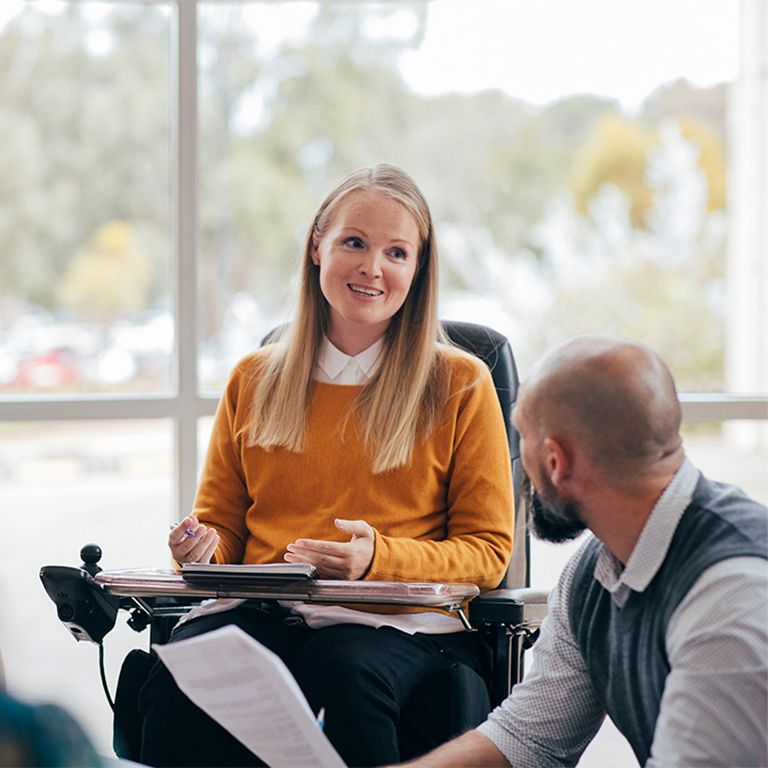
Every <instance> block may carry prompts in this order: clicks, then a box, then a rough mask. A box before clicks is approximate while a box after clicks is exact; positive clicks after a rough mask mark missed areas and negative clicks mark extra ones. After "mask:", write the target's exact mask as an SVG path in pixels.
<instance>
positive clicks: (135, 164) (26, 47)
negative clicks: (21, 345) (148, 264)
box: [0, 3, 170, 309]
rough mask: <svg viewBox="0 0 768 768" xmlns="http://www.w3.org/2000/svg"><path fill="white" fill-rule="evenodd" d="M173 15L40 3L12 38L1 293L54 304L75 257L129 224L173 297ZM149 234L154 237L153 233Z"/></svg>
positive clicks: (4, 123) (2, 129)
mask: <svg viewBox="0 0 768 768" xmlns="http://www.w3.org/2000/svg"><path fill="white" fill-rule="evenodd" d="M168 46H169V37H168V15H167V12H166V11H164V10H162V9H160V8H158V7H156V6H152V5H143V4H120V5H115V6H114V7H111V8H110V9H109V12H108V13H106V14H105V16H104V18H103V19H102V20H101V21H100V22H98V23H96V22H94V21H92V20H90V19H89V18H88V17H87V15H86V11H85V8H84V6H82V5H78V4H77V3H69V4H66V5H63V6H62V7H61V8H51V9H50V10H49V11H46V9H45V7H41V8H38V7H36V6H34V5H32V4H30V5H29V6H28V7H26V8H24V10H23V11H22V12H21V13H20V14H19V16H17V17H16V18H14V19H12V20H11V21H10V22H9V23H8V24H7V25H6V27H5V28H4V29H3V31H2V34H0V71H2V73H3V76H2V78H0V253H2V254H3V256H2V259H0V288H1V287H2V286H5V288H6V290H8V289H10V288H12V290H13V291H14V292H15V293H17V295H21V296H23V297H24V298H25V299H26V300H28V301H32V302H35V303H38V304H40V305H42V306H44V307H47V308H49V309H50V308H53V307H54V305H55V302H56V295H57V294H56V290H57V285H58V283H59V280H60V278H61V275H62V274H63V273H64V271H65V270H66V268H67V265H68V262H69V260H70V259H71V258H72V255H73V254H74V253H76V252H77V250H78V249H79V248H81V246H82V244H83V243H84V242H86V241H87V240H88V238H89V237H90V234H91V233H92V232H94V231H95V230H96V229H97V228H98V227H99V226H100V225H101V224H103V223H105V222H108V221H110V220H114V219H119V220H123V221H130V222H131V224H132V226H133V227H134V228H135V229H136V230H141V231H142V234H143V238H142V239H143V240H145V241H146V242H147V243H148V244H149V245H148V247H150V248H151V251H150V258H151V261H152V265H153V275H152V278H153V284H152V286H153V288H152V292H153V293H154V294H155V295H159V294H163V293H166V292H167V273H168V264H169V262H168V250H169V249H168V228H169V210H170V179H169V163H168V138H169V124H168V115H169V70H168V66H169V65H168V60H169V57H168ZM144 235H146V236H144Z"/></svg>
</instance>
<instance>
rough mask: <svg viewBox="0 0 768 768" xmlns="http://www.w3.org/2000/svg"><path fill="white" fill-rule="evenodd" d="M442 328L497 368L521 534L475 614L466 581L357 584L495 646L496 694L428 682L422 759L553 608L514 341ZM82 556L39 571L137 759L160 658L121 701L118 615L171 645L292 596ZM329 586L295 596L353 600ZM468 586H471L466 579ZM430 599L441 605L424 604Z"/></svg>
mask: <svg viewBox="0 0 768 768" xmlns="http://www.w3.org/2000/svg"><path fill="white" fill-rule="evenodd" d="M443 327H444V329H445V331H446V332H447V334H448V336H449V338H450V339H451V340H452V341H453V343H454V344H456V345H457V346H459V347H461V348H462V349H464V350H466V351H468V352H470V353H472V354H474V355H476V356H477V357H479V358H480V359H481V360H483V362H485V363H486V365H487V366H488V368H489V369H490V371H491V375H492V378H493V382H494V386H495V388H496V393H497V396H498V398H499V402H500V404H501V409H502V413H503V415H504V421H505V426H506V431H507V438H508V443H509V449H510V457H511V462H512V478H513V484H514V495H515V510H516V514H515V540H514V548H513V552H512V556H511V560H510V565H509V568H508V570H507V574H506V576H505V579H504V582H503V583H502V584H500V585H499V588H498V589H496V590H493V591H491V592H487V593H485V594H482V595H478V596H474V597H472V599H471V600H470V602H469V608H468V610H467V611H466V612H465V611H464V609H463V608H462V603H463V602H464V600H465V599H466V597H468V596H470V597H471V596H472V595H473V594H476V593H477V591H478V590H476V588H475V590H474V593H472V592H469V593H467V592H466V591H464V589H458V587H459V585H445V584H443V585H408V584H407V583H405V584H390V583H385V582H378V583H377V582H365V583H362V582H361V583H358V584H357V587H356V588H359V586H360V584H364V586H365V588H366V589H368V590H369V591H370V594H369V595H367V596H366V597H365V599H364V600H363V602H371V603H381V604H391V603H392V602H395V603H399V604H411V605H414V604H415V605H418V604H422V605H425V604H431V605H434V606H437V607H442V608H444V609H446V610H449V611H453V612H455V613H456V615H457V616H459V618H460V619H461V620H462V622H463V623H464V626H465V628H466V629H467V631H473V632H479V633H481V634H482V636H483V637H484V639H485V640H486V641H487V643H488V644H489V646H490V649H491V657H492V681H491V686H490V690H489V688H488V686H487V684H486V682H485V681H484V680H483V679H482V678H481V677H480V676H479V675H478V674H477V673H475V672H474V671H473V670H471V669H469V668H468V667H466V666H465V665H462V664H453V665H451V666H450V667H446V668H445V669H443V670H441V671H439V672H437V673H435V674H433V675H431V676H430V677H428V678H427V679H425V680H424V681H422V683H421V684H420V685H419V687H418V688H417V690H416V693H415V694H414V695H413V697H412V699H411V701H410V702H409V703H408V705H407V706H406V708H405V709H404V710H403V713H402V717H401V730H400V733H399V745H400V751H401V756H402V759H403V760H406V759H412V758H415V757H417V756H419V755H420V754H423V753H424V752H426V751H428V750H429V749H432V748H434V747H436V746H438V744H436V743H426V742H425V741H424V739H423V738H421V737H420V729H419V727H418V724H419V723H423V722H425V720H426V719H428V721H429V722H431V723H436V722H437V723H439V724H440V726H439V731H440V738H441V743H442V742H444V741H448V740H450V739H451V738H453V737H454V736H457V735H459V734H460V733H462V732H464V731H466V730H469V729H471V728H474V727H475V726H477V725H479V724H480V723H481V722H482V721H483V720H484V719H485V718H486V716H487V715H488V713H489V712H490V710H491V709H492V708H493V707H495V706H497V705H498V704H500V703H501V702H502V701H503V700H504V699H505V698H506V697H507V695H508V694H509V692H510V690H511V688H512V686H513V685H514V684H515V683H517V682H519V681H520V680H521V679H522V676H523V671H524V669H523V654H524V652H525V650H527V649H528V648H530V647H531V646H532V645H533V643H534V642H535V640H536V637H537V636H538V631H539V626H540V624H541V621H542V620H543V618H544V617H545V615H546V610H547V608H546V599H547V593H546V592H544V591H541V590H535V589H531V588H530V586H529V584H530V566H529V538H528V528H527V517H526V505H525V503H524V500H523V498H522V495H523V494H522V465H521V461H520V450H519V436H518V434H517V430H516V429H515V427H514V424H513V421H512V411H513V408H514V405H515V400H516V397H517V388H518V384H519V380H518V375H517V368H516V365H515V360H514V356H513V354H512V349H511V346H510V344H509V341H508V339H507V338H506V337H505V336H503V335H502V334H500V333H498V332H496V331H494V330H492V329H490V328H487V327H485V326H481V325H476V324H472V323H459V322H448V321H446V322H443ZM270 336H271V334H270V335H269V336H267V337H266V339H265V342H268V340H269V338H270ZM80 555H81V558H82V561H83V562H82V565H81V566H80V567H71V566H58V565H47V566H43V568H42V569H41V571H40V577H41V580H42V582H43V586H44V588H45V590H46V592H47V593H48V595H49V596H50V598H51V599H52V600H53V602H54V604H55V605H56V609H57V616H58V618H59V620H60V621H61V622H62V623H63V624H64V625H65V626H66V627H67V628H68V629H69V631H70V632H71V634H72V635H73V637H74V638H75V639H76V640H78V641H88V642H91V643H94V644H96V645H97V646H99V650H100V654H99V656H100V664H101V676H102V683H103V686H104V690H105V694H106V696H107V699H108V701H109V703H110V705H111V706H112V708H113V710H114V711H115V722H114V748H115V752H116V754H117V755H118V756H119V757H124V758H128V759H131V760H138V759H139V749H140V743H141V716H140V714H139V712H138V692H139V689H140V687H141V685H142V684H143V680H144V679H146V676H147V675H148V674H149V669H150V668H151V666H152V664H153V663H154V654H153V653H152V652H151V650H150V651H146V652H145V651H141V650H139V649H136V650H134V651H131V652H130V653H129V654H128V656H127V657H126V659H125V661H124V662H123V668H122V670H121V673H120V677H119V680H118V685H117V689H116V695H115V698H114V701H113V700H112V697H111V695H110V693H109V689H108V686H107V682H106V677H105V674H104V667H103V640H104V638H105V637H106V635H107V634H108V633H109V632H110V631H111V630H112V628H113V627H114V626H115V623H116V621H117V617H118V614H119V613H120V612H123V613H124V614H127V615H128V618H127V623H128V625H129V626H130V627H131V628H132V629H133V630H135V631H137V632H143V631H145V630H146V629H147V628H148V629H149V646H150V649H151V646H152V645H154V644H163V643H165V642H167V640H168V638H169V636H170V633H171V631H172V629H173V627H174V626H175V624H176V623H177V622H178V620H179V619H180V618H181V617H182V616H184V615H185V614H186V613H187V612H189V611H190V610H191V609H192V608H193V607H195V606H196V605H198V604H199V603H200V602H201V600H203V599H206V598H210V597H246V598H251V599H262V600H263V599H267V600H269V599H274V598H276V597H280V598H281V599H285V597H286V595H285V594H284V593H280V594H276V592H275V589H276V587H275V585H274V584H272V585H270V584H259V583H253V584H251V585H250V586H248V587H240V588H237V587H233V586H232V585H231V584H230V585H227V584H226V583H222V584H218V585H212V586H200V585H191V584H190V583H189V582H187V581H185V580H184V578H183V577H182V576H181V575H179V574H177V573H174V572H172V571H156V572H147V571H141V572H139V571H137V572H131V571H124V572H119V571H117V572H110V571H105V570H102V568H101V566H100V565H99V563H100V560H101V557H102V552H101V549H100V548H99V547H98V545H96V544H88V545H86V546H84V547H83V548H82V550H81V552H80ZM350 584H352V583H350ZM369 585H372V586H369ZM377 586H378V587H379V588H377ZM330 587H335V588H336V590H338V589H339V588H341V589H342V590H343V582H333V583H331V582H321V581H317V582H315V583H313V584H312V585H311V588H310V589H309V590H307V589H305V586H304V585H302V586H301V590H303V591H300V592H299V593H297V594H296V595H292V597H298V598H299V599H305V600H308V601H309V602H312V601H315V602H327V601H329V600H331V599H332V601H333V602H344V600H345V598H344V596H343V594H342V596H341V598H340V599H339V596H338V592H334V593H333V594H334V597H333V598H330V597H329V596H328V595H329V593H328V592H327V591H324V590H327V589H328V588H330ZM409 587H413V589H409ZM418 587H422V588H424V587H428V589H427V590H426V592H427V594H428V597H427V598H425V597H424V594H425V591H424V589H421V590H419V589H417V588H418ZM461 587H462V588H466V585H461ZM296 588H298V586H297V587H296ZM277 589H278V590H279V589H281V588H280V587H277ZM457 590H458V591H457ZM353 592H354V589H353ZM411 594H418V595H419V597H418V598H413V602H409V600H410V599H411V598H410V597H409V595H411ZM425 599H427V600H431V601H432V602H431V603H425V602H424V600H425ZM347 602H355V603H360V602H361V599H360V594H359V592H354V594H353V595H350V596H349V597H348V598H347Z"/></svg>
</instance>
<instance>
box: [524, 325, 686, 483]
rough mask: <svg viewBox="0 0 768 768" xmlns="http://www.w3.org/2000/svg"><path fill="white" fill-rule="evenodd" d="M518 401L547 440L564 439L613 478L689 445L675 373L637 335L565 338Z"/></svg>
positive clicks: (650, 466) (658, 463)
mask: <svg viewBox="0 0 768 768" xmlns="http://www.w3.org/2000/svg"><path fill="white" fill-rule="evenodd" d="M518 402H519V405H520V406H522V407H523V408H524V409H525V414H526V418H528V419H529V423H530V424H531V425H533V426H534V428H535V429H536V431H537V432H538V437H539V438H540V439H542V440H543V439H545V438H546V437H548V436H559V437H561V438H565V439H566V440H568V441H570V442H571V443H572V444H573V445H574V446H575V447H576V448H578V449H579V450H581V451H582V452H583V453H584V454H585V455H586V456H587V457H588V459H589V460H590V461H591V463H592V466H593V468H594V469H595V471H597V472H598V473H599V474H601V475H603V476H605V477H610V478H612V479H613V480H614V481H620V480H621V479H622V478H624V479H627V480H631V479H632V478H633V477H636V476H638V475H645V474H646V473H647V472H648V471H652V470H654V469H656V468H659V469H661V468H662V466H663V465H665V464H666V463H667V462H665V460H666V459H669V458H670V457H672V456H674V455H676V454H677V452H678V451H679V450H680V448H681V445H682V439H681V437H680V423H681V420H682V412H681V408H680V403H679V401H678V399H677V392H676V389H675V383H674V380H673V378H672V374H671V373H670V371H669V369H668V368H667V366H666V364H665V363H664V361H663V360H662V359H661V358H660V357H659V356H658V355H657V354H656V353H655V352H653V350H651V349H649V348H648V347H646V346H645V345H643V344H640V343H638V342H635V341H632V340H628V339H622V338H618V337H612V336H602V335H585V336H577V337H575V338H573V339H570V340H568V341H566V342H563V343H562V344H559V345H558V346H556V347H554V348H553V349H551V350H550V351H549V352H547V353H546V354H545V355H544V356H543V357H542V358H540V359H539V360H538V361H537V363H536V364H535V365H534V367H533V369H532V371H531V374H530V375H529V377H528V378H527V379H526V381H525V383H524V385H523V387H522V388H521V392H520V399H519V401H518Z"/></svg>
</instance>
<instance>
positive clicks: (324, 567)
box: [285, 520, 375, 581]
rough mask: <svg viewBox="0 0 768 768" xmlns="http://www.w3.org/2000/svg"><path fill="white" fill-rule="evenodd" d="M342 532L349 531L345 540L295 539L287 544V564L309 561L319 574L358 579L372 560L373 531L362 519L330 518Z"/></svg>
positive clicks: (365, 571) (363, 574)
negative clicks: (347, 538)
mask: <svg viewBox="0 0 768 768" xmlns="http://www.w3.org/2000/svg"><path fill="white" fill-rule="evenodd" d="M334 523H335V525H336V527H337V528H338V529H339V530H340V531H341V532H342V533H350V534H352V538H351V539H350V540H349V541H343V542H339V541H315V540H314V539H297V540H296V541H295V542H294V543H293V544H289V545H288V546H287V550H288V552H287V553H286V555H285V559H286V560H287V561H288V562H289V563H311V564H312V565H314V566H315V568H317V570H318V571H319V572H320V574H322V575H323V576H328V577H331V578H334V579H347V580H349V581H353V580H355V579H362V578H363V576H365V574H366V573H368V569H369V568H370V567H371V562H373V550H374V541H375V537H374V533H373V528H371V526H370V525H368V523H366V522H365V520H334Z"/></svg>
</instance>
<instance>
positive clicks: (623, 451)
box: [415, 335, 768, 768]
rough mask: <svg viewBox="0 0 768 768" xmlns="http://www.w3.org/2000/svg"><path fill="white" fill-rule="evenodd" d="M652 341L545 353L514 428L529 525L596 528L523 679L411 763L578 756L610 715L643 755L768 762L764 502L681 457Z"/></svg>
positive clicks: (699, 762) (557, 531)
mask: <svg viewBox="0 0 768 768" xmlns="http://www.w3.org/2000/svg"><path fill="white" fill-rule="evenodd" d="M680 422H681V411H680V405H679V402H678V399H677V394H676V391H675V384H674V381H673V379H672V376H671V374H670V372H669V370H668V368H667V367H666V365H665V364H664V363H663V361H662V360H661V358H659V356H658V355H656V354H655V353H654V352H653V351H651V350H650V349H648V348H647V347H645V346H643V345H641V344H638V343H636V342H633V341H629V340H626V339H619V338H614V337H609V336H598V335H589V336H580V337H577V338H574V339H571V340H569V341H567V342H564V343H563V344H560V345H559V346H557V347H555V348H554V349H552V350H550V351H549V352H548V353H547V354H545V355H544V356H543V357H542V358H541V359H540V360H539V361H538V362H537V363H536V364H535V366H534V367H533V369H532V371H531V373H530V375H529V377H528V379H527V380H526V381H525V382H524V384H523V385H522V386H521V388H520V392H519V396H518V401H517V408H516V411H515V423H516V425H517V427H518V430H519V432H520V438H521V441H520V451H521V456H522V462H523V466H524V468H525V470H526V474H527V475H528V477H529V479H530V484H531V489H532V492H531V499H530V508H531V517H532V524H533V528H534V532H535V533H536V534H537V535H538V536H539V537H541V538H544V539H546V540H549V541H566V540H569V539H573V538H575V537H576V536H578V535H579V534H580V533H581V532H582V531H583V530H584V529H589V530H590V531H591V532H592V534H594V535H593V536H589V537H588V539H587V540H586V541H585V542H584V544H583V545H582V546H581V548H580V549H579V551H578V552H577V553H576V554H575V555H574V557H573V558H572V559H571V560H570V562H569V563H568V565H567V566H566V568H565V569H564V571H563V574H562V575H561V578H560V580H559V583H558V585H557V587H556V588H555V589H554V590H553V591H552V593H551V595H550V599H549V610H548V616H547V618H546V619H545V621H544V623H543V624H542V627H541V636H540V638H539V640H538V641H537V644H536V652H535V654H534V662H533V666H532V669H531V671H530V674H529V675H528V676H527V677H526V678H525V680H524V681H523V682H522V683H520V684H519V685H517V686H515V688H514V689H513V692H512V694H511V695H510V696H509V698H507V700H506V701H505V702H503V703H502V705H501V706H500V707H498V708H497V709H496V710H495V711H494V712H492V713H491V715H490V716H489V718H488V720H487V721H486V722H485V723H483V724H482V725H481V726H480V727H479V728H477V730H475V731H470V732H469V733H466V734H464V735H463V736H460V737H459V738H458V739H456V740H454V741H452V742H449V743H448V744H446V745H444V746H442V747H440V748H438V749H437V750H435V751H434V752H431V753H429V754H428V755H426V756H425V757H423V758H421V759H420V760H417V761H416V762H415V764H417V765H419V766H422V768H427V767H428V766H506V765H514V766H516V768H522V767H523V766H536V767H537V768H540V767H541V766H562V765H575V764H576V762H577V761H578V759H579V757H580V755H581V754H582V752H583V751H584V749H585V748H586V746H587V744H588V743H589V742H590V741H591V739H592V738H593V736H594V735H595V733H596V732H597V730H598V728H599V726H600V724H601V722H602V720H603V718H604V716H605V715H606V713H607V714H608V715H609V716H610V717H611V719H612V720H613V721H614V723H615V724H616V726H617V727H618V729H619V730H620V731H621V732H622V733H623V734H624V736H625V737H626V738H627V739H628V741H629V742H630V744H631V745H632V748H633V750H634V752H635V755H636V756H637V759H638V761H639V763H640V764H641V765H645V766H716V765H722V766H739V767H740V768H746V767H747V766H750V767H751V766H765V765H768V754H767V753H768V748H767V747H766V742H767V738H766V731H768V669H767V667H766V664H767V662H768V607H767V602H768V560H767V559H766V558H768V509H766V507H764V506H763V505H761V504H758V503H757V502H755V501H753V500H751V499H749V498H748V497H747V496H746V495H745V494H744V493H743V492H742V491H741V490H739V489H738V488H735V487H733V486H728V485H722V484H719V483H713V482H711V481H709V480H707V479H706V478H704V477H703V476H702V475H701V473H700V472H699V471H698V470H697V469H696V468H695V467H694V466H693V465H692V464H691V462H690V461H689V460H688V459H687V458H686V457H685V452H684V450H683V445H682V439H681V438H680V434H679V428H680Z"/></svg>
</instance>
